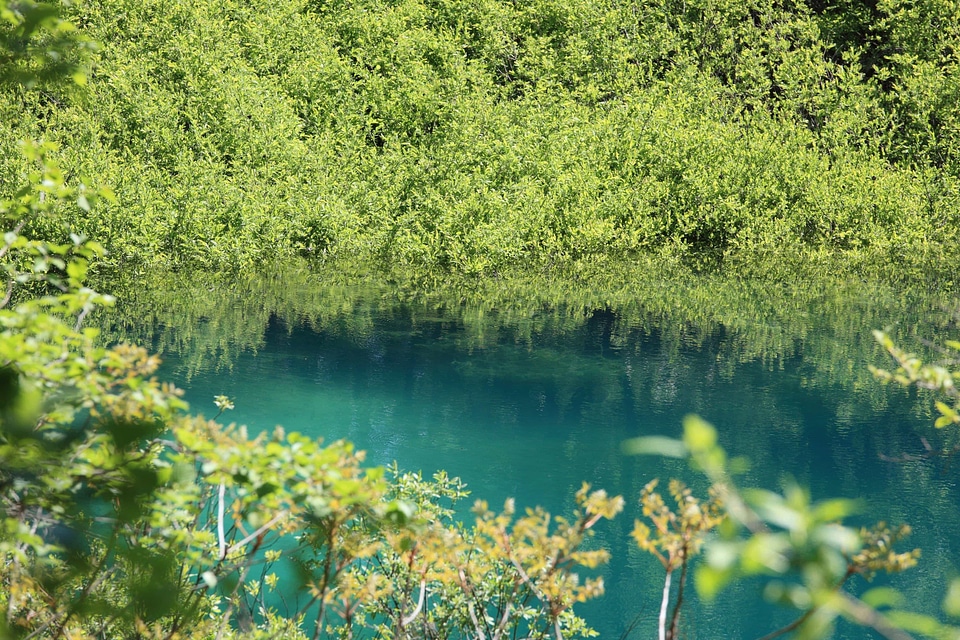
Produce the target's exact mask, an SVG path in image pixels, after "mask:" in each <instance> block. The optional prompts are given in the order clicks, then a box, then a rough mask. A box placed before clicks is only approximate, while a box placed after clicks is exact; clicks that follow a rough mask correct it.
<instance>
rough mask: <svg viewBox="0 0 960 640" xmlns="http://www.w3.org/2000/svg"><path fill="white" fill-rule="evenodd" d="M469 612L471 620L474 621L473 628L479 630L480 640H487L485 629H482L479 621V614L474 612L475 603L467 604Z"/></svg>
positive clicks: (478, 636)
mask: <svg viewBox="0 0 960 640" xmlns="http://www.w3.org/2000/svg"><path fill="white" fill-rule="evenodd" d="M467 611H469V612H470V619H471V620H473V628H474V629H476V630H477V638H478V640H487V636H485V635H484V633H483V629H481V628H480V621H479V620H477V613H476V612H475V611H474V607H473V603H472V602H468V603H467Z"/></svg>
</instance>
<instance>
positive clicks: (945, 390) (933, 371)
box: [870, 331, 960, 429]
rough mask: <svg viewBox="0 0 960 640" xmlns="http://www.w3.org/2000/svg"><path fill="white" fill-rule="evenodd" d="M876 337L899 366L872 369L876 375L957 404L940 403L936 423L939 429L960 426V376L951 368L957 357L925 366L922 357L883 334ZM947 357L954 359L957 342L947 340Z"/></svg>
mask: <svg viewBox="0 0 960 640" xmlns="http://www.w3.org/2000/svg"><path fill="white" fill-rule="evenodd" d="M873 335H874V337H875V338H876V339H877V342H879V343H880V344H881V345H883V348H884V349H886V350H887V352H888V353H889V354H890V355H891V356H892V357H893V359H894V361H895V362H896V364H897V369H896V371H894V372H892V373H891V372H889V371H887V370H885V369H878V368H876V367H873V366H871V368H870V370H871V371H872V372H873V375H874V376H876V377H877V378H878V379H879V380H881V381H883V382H896V383H898V384H901V385H903V386H905V387H912V386H916V387H918V388H920V389H927V390H931V391H935V392H937V393H938V394H939V395H940V396H942V397H944V399H946V400H948V401H949V402H951V403H952V404H953V406H952V407H951V406H950V405H948V404H947V403H945V402H943V401H941V400H937V401H936V407H937V411H938V412H939V413H940V417H939V418H937V420H936V422H934V426H936V427H937V428H938V429H940V428H943V427H945V426H947V425H950V424H960V413H958V408H960V391H958V390H957V388H956V385H955V384H954V376H955V375H956V374H955V372H954V371H952V370H951V369H950V367H952V366H955V365H956V363H957V359H956V357H950V358H948V359H946V360H945V361H943V362H941V363H936V364H925V363H924V362H923V361H922V360H921V359H920V358H918V357H917V356H915V355H914V354H912V353H907V352H906V351H903V350H902V349H900V348H899V347H898V346H897V345H896V344H895V343H894V342H893V339H892V338H890V336H888V335H887V334H886V333H884V332H883V331H874V332H873ZM945 344H946V347H945V348H944V354H946V355H950V356H952V354H953V352H955V351H960V342H957V341H956V340H947V341H946V343H945Z"/></svg>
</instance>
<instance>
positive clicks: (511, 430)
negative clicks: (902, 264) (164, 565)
mask: <svg viewBox="0 0 960 640" xmlns="http://www.w3.org/2000/svg"><path fill="white" fill-rule="evenodd" d="M725 286H726V285H725ZM729 286H731V287H732V289H730V291H740V292H742V291H743V290H744V287H745V285H738V284H736V283H734V284H733V285H729ZM665 290H666V289H665ZM696 290H698V289H691V290H690V291H696ZM706 290H707V291H710V290H713V291H714V294H713V297H711V294H709V293H707V294H704V298H703V300H702V301H701V302H700V303H698V304H696V305H692V304H686V303H684V304H673V303H671V302H670V300H671V299H670V297H669V294H664V295H661V296H659V297H656V296H650V297H648V298H643V297H642V296H640V295H637V296H636V298H638V299H641V301H640V302H637V303H635V304H634V303H625V302H623V300H624V298H622V297H621V298H619V299H613V300H608V301H607V302H604V301H602V300H590V299H586V300H584V299H579V300H578V301H577V303H576V304H570V305H565V304H564V303H563V302H562V300H561V301H560V302H556V301H553V302H550V303H546V302H543V301H542V300H539V301H538V300H537V299H536V298H535V297H534V298H533V299H530V298H527V300H526V301H525V302H524V303H522V304H512V303H506V302H504V300H506V298H501V299H500V300H495V301H493V302H490V298H489V297H487V298H484V299H485V300H487V302H485V303H483V304H480V303H477V302H476V301H473V302H471V300H469V299H465V298H464V297H462V296H461V297H459V298H458V297H456V296H446V297H444V296H443V295H440V294H438V295H436V296H433V297H430V296H423V297H417V296H416V295H408V294H403V295H396V294H394V293H391V292H390V290H389V288H378V289H376V290H374V291H372V292H371V291H370V290H369V289H362V288H357V289H349V288H348V289H346V290H344V289H338V290H337V291H335V292H328V293H327V294H323V293H322V292H321V293H318V292H317V291H314V290H311V292H310V295H311V296H312V297H311V300H312V302H311V304H310V305H309V308H308V307H306V306H301V307H297V306H296V305H294V307H291V306H290V304H289V300H286V302H284V303H283V304H281V303H280V302H278V301H277V300H280V299H283V298H284V297H285V296H284V295H281V294H277V295H278V297H277V298H276V299H275V300H274V301H273V302H268V301H265V299H264V297H263V296H260V297H258V298H256V302H257V304H258V305H259V306H257V310H256V311H255V312H254V311H251V310H250V305H251V302H252V296H253V295H254V294H251V292H250V291H249V290H241V289H237V290H234V291H232V292H231V291H225V292H220V293H218V294H217V295H218V296H219V297H218V298H217V300H218V303H217V305H216V306H215V307H211V308H208V309H207V310H206V311H205V312H202V313H193V314H191V313H190V312H185V310H184V309H179V310H178V309H176V305H172V307H171V309H170V310H169V312H168V315H164V312H163V311H162V310H161V311H155V313H157V315H156V316H155V323H154V325H151V326H152V331H153V338H154V344H155V345H157V347H158V348H159V349H160V350H162V351H164V354H163V355H164V357H165V359H166V365H165V370H164V372H165V374H166V375H167V376H168V377H170V378H172V379H173V380H174V381H175V382H177V383H179V384H180V385H181V386H183V387H184V388H185V389H186V392H187V399H188V400H189V401H190V403H191V405H192V407H193V408H194V410H197V411H204V412H207V413H213V412H214V411H213V405H212V398H213V396H214V395H217V394H226V395H228V396H230V397H231V398H233V399H234V400H235V402H236V409H235V411H233V412H232V413H231V415H229V416H228V418H229V419H230V420H233V421H236V422H239V423H245V424H247V425H250V426H251V427H253V428H254V429H269V428H272V427H273V426H274V425H276V424H282V425H283V426H284V427H285V428H287V429H288V430H296V431H301V432H304V433H307V434H309V435H311V436H316V437H322V438H324V439H326V440H332V439H339V438H346V439H349V440H351V441H353V442H355V443H356V444H357V445H358V447H360V448H362V449H365V450H366V451H367V452H368V460H369V461H370V462H371V463H373V464H388V463H391V462H393V461H396V462H397V463H398V464H399V466H400V468H401V469H406V470H422V471H423V472H424V473H425V474H427V475H429V474H431V473H433V472H434V471H436V470H439V469H445V470H447V471H449V472H450V473H451V474H452V475H458V476H460V477H461V478H462V479H463V480H464V481H465V482H466V483H467V484H468V486H469V487H470V489H471V490H472V492H473V496H474V497H478V498H483V499H486V500H488V501H489V502H490V503H491V504H492V505H497V504H500V503H502V501H503V500H504V499H505V498H507V497H510V496H512V497H515V498H516V499H517V502H518V505H528V506H532V505H535V504H539V505H543V506H544V507H546V508H547V509H550V510H552V511H554V512H562V511H565V510H569V508H570V507H571V504H572V496H573V494H574V492H575V491H576V490H577V489H578V488H579V487H580V484H581V482H583V481H586V482H589V483H591V484H592V485H593V486H594V487H598V488H600V487H602V488H605V489H607V490H608V491H609V492H611V493H619V494H622V495H623V496H624V497H625V498H626V499H627V504H628V507H627V509H626V512H625V513H624V514H622V515H621V516H620V517H619V518H618V520H616V521H615V522H613V523H610V524H605V525H604V526H603V527H602V528H600V530H599V532H598V537H597V540H598V542H599V543H600V544H602V545H604V546H606V547H607V548H609V549H610V551H611V553H612V556H613V560H612V562H611V565H610V566H609V567H607V568H606V570H605V571H604V576H605V581H606V585H607V595H606V596H605V597H604V598H603V599H602V600H600V601H597V602H594V603H590V604H589V605H587V606H586V607H584V608H583V609H581V612H582V613H583V614H584V615H585V616H586V617H587V618H588V621H589V622H590V623H591V624H592V625H593V626H594V627H595V628H597V629H598V630H599V631H600V632H601V634H602V637H605V638H618V637H620V636H621V634H622V633H623V632H624V631H625V630H626V629H628V628H630V627H631V625H632V624H634V623H635V624H636V626H635V627H634V629H635V630H634V631H633V634H632V636H631V637H634V638H649V637H655V633H656V615H657V609H658V605H659V597H660V590H661V587H662V571H661V570H660V568H659V565H658V563H657V562H656V560H655V559H653V558H652V557H650V556H647V555H645V554H643V553H642V552H640V551H639V550H638V549H637V548H636V547H635V545H634V544H633V543H632V542H631V540H630V538H629V532H630V530H631V529H632V528H633V520H634V518H635V517H637V516H638V515H639V509H638V508H637V506H636V500H637V497H638V496H639V493H640V490H641V488H642V487H643V486H644V485H645V484H646V483H647V482H648V481H649V480H650V479H651V478H654V477H661V478H662V479H663V480H664V481H665V480H666V479H667V478H669V477H681V478H683V479H685V480H686V481H687V482H688V483H690V484H693V485H694V486H698V487H700V488H702V487H703V485H704V483H703V481H702V479H701V478H699V477H698V476H697V474H696V473H694V472H692V471H690V470H689V469H688V468H687V466H686V464H685V463H684V462H682V461H678V460H664V459H659V458H655V457H629V456H624V455H622V454H621V452H620V444H621V443H622V442H623V441H624V440H625V439H627V438H631V437H635V436H639V435H653V434H658V435H668V436H675V437H676V436H679V434H680V424H681V420H682V418H683V416H684V415H685V414H687V413H691V412H693V413H698V414H700V415H701V416H703V417H705V418H706V419H708V420H710V421H711V422H713V423H714V424H715V425H716V426H717V428H718V429H719V432H720V441H721V444H722V445H723V446H724V447H725V448H726V449H727V450H728V451H729V452H730V453H731V454H733V455H744V456H747V457H749V458H750V459H751V460H752V462H753V466H752V470H751V471H750V472H749V473H748V474H747V476H746V477H745V478H744V480H743V483H744V484H748V485H753V486H763V487H768V488H771V489H777V488H778V487H779V486H780V485H781V483H782V482H783V481H784V479H785V478H793V479H795V480H796V481H798V482H799V483H800V484H802V485H805V486H808V487H809V488H810V490H811V493H812V494H813V497H814V499H824V498H829V497H838V496H843V497H852V498H860V499H862V500H863V502H864V504H865V507H866V508H865V513H864V515H863V516H862V517H861V518H860V520H861V521H862V522H864V523H866V522H870V521H876V520H887V521H892V522H904V521H905V522H908V523H910V524H911V525H913V527H914V530H915V534H914V536H912V538H911V540H910V541H909V542H910V543H911V544H912V545H915V546H920V547H921V548H922V549H923V558H922V560H921V564H920V566H919V568H917V569H914V570H912V571H910V572H908V573H905V574H903V575H900V576H895V577H893V578H892V579H891V582H892V583H893V584H894V586H896V587H898V588H899V589H901V590H902V591H904V592H905V593H906V594H907V596H908V601H909V602H910V603H911V606H913V607H914V608H916V609H918V610H922V611H924V612H927V613H936V612H937V611H938V610H939V602H940V600H941V598H942V595H943V593H944V586H943V585H944V584H945V582H946V581H947V580H948V578H950V577H952V576H953V575H954V574H955V573H956V567H957V564H958V561H960V536H957V535H956V533H957V532H960V508H958V507H960V491H958V488H957V481H958V479H960V464H957V462H960V461H954V460H952V458H951V457H949V456H943V455H929V453H930V451H928V446H929V448H930V449H931V450H932V451H933V452H935V453H938V452H940V450H942V449H947V448H950V447H952V446H953V442H954V439H953V436H951V434H949V433H946V432H938V431H935V430H934V429H933V427H932V415H931V413H930V404H931V399H930V398H928V397H920V398H917V397H916V395H915V394H913V393H910V392H907V391H904V390H900V389H895V388H890V387H883V386H881V385H879V384H877V383H876V382H874V381H873V380H872V379H871V376H870V374H869V373H868V372H867V365H868V364H871V363H874V364H880V365H886V360H885V359H884V355H883V354H882V353H880V351H879V350H878V349H877V347H876V345H875V344H874V342H873V340H872V338H871V337H870V329H872V328H874V327H893V328H894V329H895V330H896V331H897V333H898V335H900V336H901V337H903V339H905V340H907V341H909V340H911V339H913V337H912V336H914V335H915V334H920V335H927V336H930V337H934V338H936V337H938V335H939V333H940V332H942V331H947V330H949V329H950V326H951V324H950V323H951V322H952V320H951V314H950V309H949V308H944V305H943V303H942V301H937V302H933V301H926V302H917V301H916V300H911V301H905V298H904V296H903V295H901V294H899V293H897V292H889V291H886V290H884V291H883V292H878V291H879V290H878V289H876V288H868V287H865V286H863V287H861V286H849V285H845V286H844V288H843V290H842V291H834V292H828V291H827V290H825V289H824V290H821V291H817V290H806V289H805V290H803V291H804V293H802V294H797V293H796V291H795V290H779V291H775V292H772V293H770V294H769V299H768V300H767V301H766V302H764V301H762V300H759V298H760V297H762V296H763V295H765V294H763V293H762V292H756V291H753V292H751V291H747V292H746V293H742V296H743V300H744V301H746V302H744V303H743V304H742V305H741V306H739V307H737V306H736V305H733V306H732V307H731V306H730V305H731V295H732V297H736V295H741V294H731V295H727V293H725V290H723V289H722V288H720V289H717V287H712V288H711V287H710V286H708V287H706ZM690 291H687V293H690ZM290 295H297V294H296V293H295V291H293V290H292V289H291V290H288V291H287V296H290ZM325 295H326V296H327V297H326V298H325V297H324V296H325ZM631 300H632V299H631ZM643 300H646V302H644V301H643ZM181 301H182V299H181ZM325 301H326V302H325ZM651 301H653V302H651ZM658 301H659V302H658ZM948 307H949V305H948ZM187 311H189V310H187ZM177 317H179V318H180V322H181V324H179V325H178V321H176V320H175V318H177ZM185 318H186V319H190V322H191V323H192V324H190V323H183V319H185ZM178 336H179V337H178ZM184 336H189V337H190V338H189V339H185V338H184ZM229 336H233V338H230V337H229ZM760 588H761V585H760V583H758V582H747V583H741V584H737V585H735V586H734V587H731V588H730V589H728V590H727V591H726V592H724V593H723V594H722V595H721V596H720V598H718V599H717V600H716V601H715V602H713V603H710V604H707V603H701V602H698V601H697V600H696V599H695V598H693V599H691V601H690V602H689V604H688V608H687V609H686V610H685V615H686V618H685V621H684V630H685V637H690V638H697V637H698V638H717V637H725V638H749V637H759V636H762V635H763V634H765V633H766V632H768V631H770V630H772V629H774V628H776V627H777V626H779V625H781V624H784V623H785V622H788V621H789V620H791V619H792V617H791V616H790V614H789V613H788V612H785V611H782V610H780V609H778V608H776V607H773V606H770V605H766V604H764V603H763V602H762V598H761V596H760ZM852 588H854V589H856V590H863V588H864V584H862V583H855V584H853V585H852ZM718 630H722V631H720V632H718ZM836 637H839V638H869V637H874V636H872V635H871V634H870V633H868V632H866V631H863V630H859V629H855V628H852V627H851V626H849V625H841V626H840V628H839V629H838V632H837V635H836Z"/></svg>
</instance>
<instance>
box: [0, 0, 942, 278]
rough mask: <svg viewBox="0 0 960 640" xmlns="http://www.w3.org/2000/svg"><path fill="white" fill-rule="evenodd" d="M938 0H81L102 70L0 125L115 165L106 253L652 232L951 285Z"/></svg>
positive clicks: (753, 270)
mask: <svg viewBox="0 0 960 640" xmlns="http://www.w3.org/2000/svg"><path fill="white" fill-rule="evenodd" d="M928 4H929V5H930V6H927V5H924V7H922V8H921V7H913V5H910V6H907V5H903V6H901V5H899V4H896V3H880V4H879V5H877V7H876V8H868V9H864V8H862V7H860V5H859V4H856V3H840V4H831V5H830V6H824V7H821V6H819V5H818V4H817V3H815V2H814V3H811V4H810V5H807V4H805V3H802V2H801V3H793V2H791V3H783V2H773V1H766V0H763V1H757V2H749V3H746V4H744V3H735V2H726V3H724V2H720V3H717V2H694V3H690V2H685V3H677V2H673V1H672V0H664V1H660V2H652V3H650V2H647V3H629V2H628V3H620V2H586V1H580V2H574V3H572V4H571V3H556V2H550V1H542V2H532V3H530V2H528V3H523V4H522V5H517V4H515V3H507V2H500V1H498V0H488V1H484V2H479V3H477V2H474V3H463V2H461V1H460V0H436V1H426V0H404V1H403V2H380V1H379V0H364V1H363V2H359V3H341V2H333V3H325V2H308V1H307V0H289V1H285V2H279V3H276V2H274V3H266V2H259V3H253V4H250V3H238V2H228V3H227V4H223V3H218V4H217V5H216V6H214V5H212V4H204V3H193V4H191V5H171V4H169V3H158V2H147V3H143V2H130V1H129V0H108V1H106V2H99V3H92V2H79V3H76V4H74V5H70V6H68V7H67V8H66V9H65V10H66V12H67V14H68V17H69V18H71V20H72V21H74V22H75V23H76V24H78V25H79V26H80V27H79V29H78V33H81V34H83V36H84V37H85V38H90V39H92V40H97V41H99V42H101V43H102V45H103V46H102V47H101V48H100V50H99V51H98V52H97V54H96V59H95V62H96V64H95V67H94V72H93V73H92V75H91V83H90V84H91V86H90V87H89V89H88V90H86V91H85V92H83V93H82V94H81V95H77V96H74V97H71V98H70V99H63V100H61V99H57V100H54V101H51V100H50V99H49V96H45V95H42V94H41V95H37V94H31V93H24V92H15V93H13V94H10V95H5V96H4V97H3V99H2V100H0V112H2V113H3V114H4V115H5V116H6V117H5V118H0V121H3V120H6V121H7V122H6V123H5V124H4V125H3V126H4V128H5V131H6V132H7V133H6V134H5V135H6V136H9V138H10V139H13V140H15V139H17V138H23V137H34V138H36V137H40V136H42V137H44V138H45V139H49V140H57V141H59V142H60V143H61V145H60V148H61V151H60V152H59V160H60V162H61V164H63V166H70V167H71V168H72V169H73V170H75V171H77V172H79V173H82V174H84V175H96V176H98V177H99V178H100V179H101V180H103V181H105V182H108V183H110V184H112V185H113V186H114V187H115V189H116V191H117V194H118V199H119V203H118V204H110V205H107V206H103V207H98V208H95V209H93V210H92V211H91V212H83V214H82V215H80V216H77V219H76V220H75V225H76V226H75V228H76V230H78V231H79V232H83V233H85V234H87V235H90V236H95V237H97V238H99V239H100V240H101V241H102V242H103V243H104V245H105V246H106V247H107V248H108V249H109V255H108V258H107V260H106V261H105V262H103V263H102V267H101V271H100V272H99V275H100V276H101V277H112V278H117V277H119V276H120V274H129V273H137V274H143V273H145V272H147V271H149V270H150V269H153V268H156V267H163V268H166V269H174V270H195V269H204V270H211V271H218V270H221V271H226V272H228V273H236V272H238V271H243V272H250V271H253V270H257V269H258V268H259V267H260V265H263V264H265V263H271V262H272V261H275V260H277V259H286V258H289V257H291V256H304V257H307V258H309V259H311V260H314V261H325V260H328V259H329V258H331V257H333V256H336V257H352V258H357V259H360V260H362V261H364V262H366V263H367V264H368V265H389V266H397V265H407V266H413V267H416V268H418V269H420V270H427V271H431V272H433V273H438V274H443V273H450V272H455V273H461V274H466V275H468V276H473V277H476V276H482V277H491V276H496V275H498V274H500V273H503V272H505V271H507V270H510V269H513V268H517V267H523V266H529V265H537V266H539V267H541V268H549V267H550V266H551V265H556V264H565V265H566V264H571V263H577V262H578V261H580V262H587V263H589V262H591V261H593V260H596V259H597V258H598V257H601V256H603V257H608V258H613V259H616V260H619V261H632V260H635V259H636V258H637V256H641V255H642V256H659V257H660V258H661V259H663V260H664V261H665V262H666V264H674V263H675V259H679V262H680V264H681V267H682V268H685V269H691V268H692V269H694V270H704V269H707V270H712V269H716V268H719V267H724V268H728V269H732V270H738V271H742V272H745V273H747V274H768V273H769V267H770V265H771V264H776V265H783V266H782V267H779V269H782V270H783V271H786V272H787V273H795V272H797V271H805V270H810V269H812V270H818V269H820V268H825V269H834V270H836V269H839V270H841V271H842V272H844V273H848V274H850V273H853V274H864V275H869V276H879V277H882V278H888V279H891V280H911V281H937V282H949V281H950V280H951V278H952V277H953V276H952V274H951V273H950V272H949V270H947V269H944V268H941V267H940V266H938V265H943V264H947V263H949V261H950V260H951V259H953V257H955V256H953V253H952V252H953V251H954V248H955V247H956V246H957V243H956V237H955V230H956V229H957V228H960V225H958V224H956V222H957V221H956V219H955V218H956V211H957V210H958V207H957V206H956V205H957V197H958V196H957V194H958V190H957V180H958V179H960V174H958V172H957V169H956V166H957V165H956V162H955V159H954V156H953V154H954V151H953V149H955V148H956V147H957V145H955V144H952V142H951V141H952V140H953V136H954V133H952V132H955V131H956V129H957V127H956V126H955V124H956V117H957V115H956V106H955V105H956V104H958V101H957V100H956V99H955V98H956V95H955V94H956V87H955V86H954V85H955V84H956V82H955V77H954V76H955V75H956V74H955V71H954V67H955V63H954V62H953V58H952V57H951V55H952V54H951V53H950V52H952V51H954V50H955V49H956V47H955V46H954V45H955V39H956V34H955V33H954V31H955V30H953V29H951V28H949V27H947V26H944V28H939V27H938V25H950V24H953V23H955V22H956V20H953V14H952V13H950V12H951V11H952V9H951V8H950V7H952V6H953V5H952V4H950V3H947V2H944V3H939V4H938V3H936V2H933V3H928ZM11 6H13V5H12V4H11ZM17 6H18V7H19V6H27V5H25V4H23V3H17ZM31 6H32V5H31ZM38 6H39V5H38ZM930 33H937V34H938V35H937V36H930V35H927V34H930ZM132 167H136V169H135V170H132ZM24 170H25V167H24V166H23V165H21V164H18V163H17V161H16V160H15V157H14V156H12V155H11V156H10V157H9V158H8V159H6V160H4V161H3V165H2V166H0V183H7V184H15V183H17V182H18V176H19V175H21V174H22V173H23V172H24Z"/></svg>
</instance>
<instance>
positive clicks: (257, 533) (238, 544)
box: [220, 485, 287, 557]
mask: <svg viewBox="0 0 960 640" xmlns="http://www.w3.org/2000/svg"><path fill="white" fill-rule="evenodd" d="M220 486H223V485H220ZM286 517H287V510H286V509H284V510H283V511H281V512H280V513H278V514H277V515H275V516H274V517H273V518H272V519H271V520H270V521H269V522H268V523H266V524H265V525H263V526H262V527H260V528H259V529H257V530H256V531H254V532H253V533H251V534H250V535H248V536H247V537H246V538H244V539H243V540H241V541H240V542H236V543H234V544H232V545H230V548H229V549H227V555H229V554H231V553H233V552H234V551H236V550H237V549H239V548H240V547H242V546H243V545H245V544H247V543H248V542H250V541H251V540H253V539H255V538H257V537H258V536H260V535H261V534H262V533H265V532H266V531H268V530H269V529H270V528H271V527H273V525H275V524H277V523H278V522H280V521H281V520H283V519H284V518H286ZM224 557H226V556H224Z"/></svg>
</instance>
